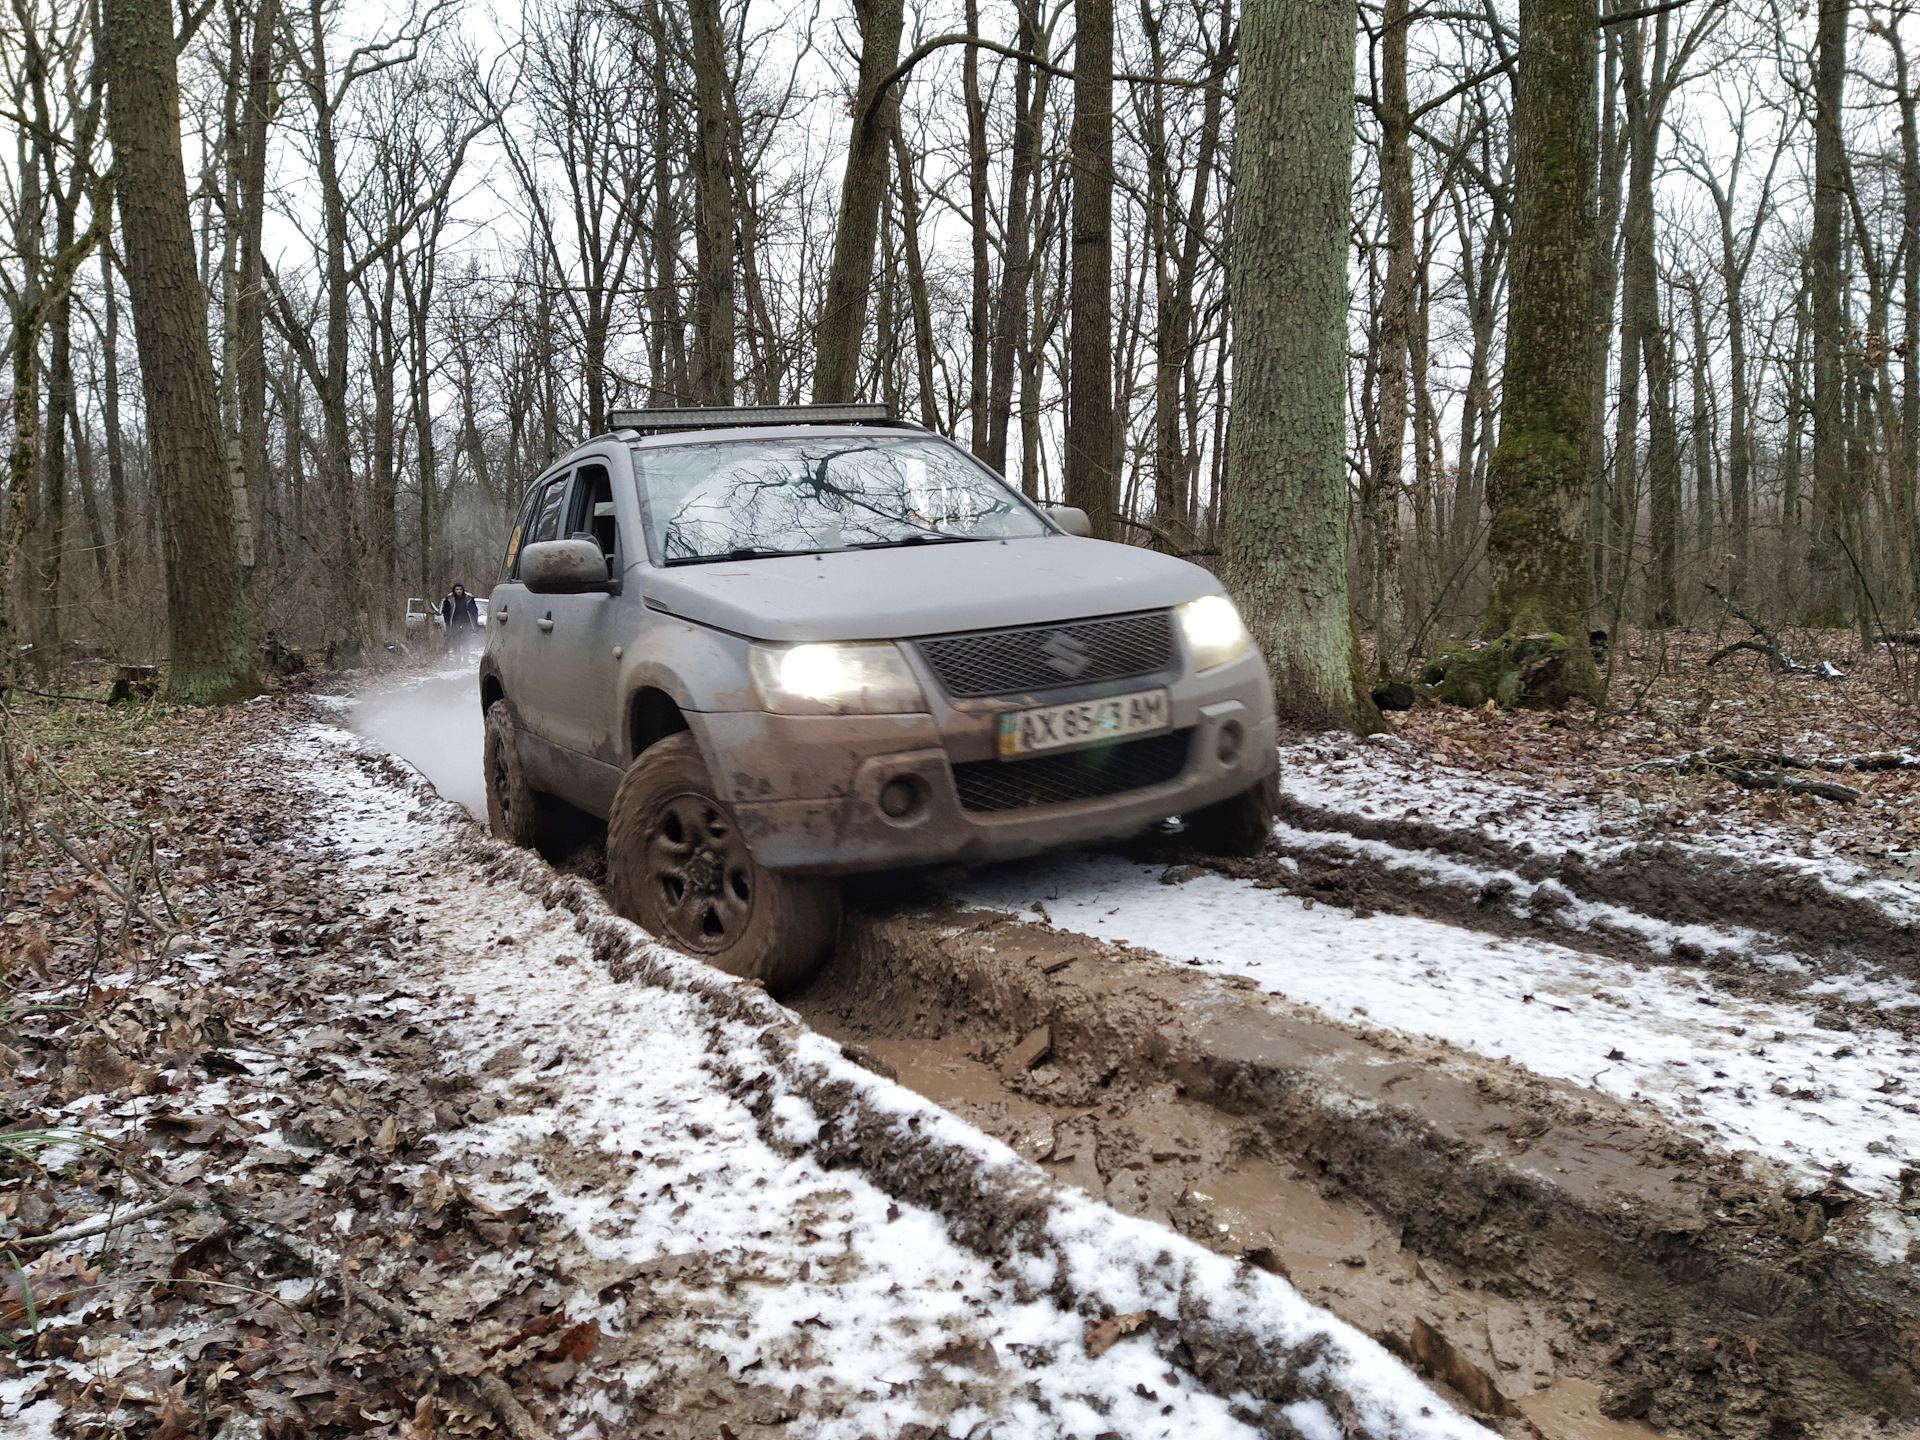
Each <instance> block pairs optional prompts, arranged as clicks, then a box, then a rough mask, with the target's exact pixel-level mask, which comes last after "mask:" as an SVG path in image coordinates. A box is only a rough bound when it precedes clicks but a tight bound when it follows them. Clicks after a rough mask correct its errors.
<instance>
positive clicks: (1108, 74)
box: [1063, 0, 1120, 540]
mask: <svg viewBox="0 0 1920 1440" xmlns="http://www.w3.org/2000/svg"><path fill="white" fill-rule="evenodd" d="M1073 18H1074V42H1073V57H1074V58H1073V76H1074V78H1073V130H1072V135H1071V138H1070V139H1069V141H1068V148H1069V151H1070V164H1071V165H1072V170H1073V218H1072V225H1073V229H1072V236H1071V238H1072V251H1073V258H1072V280H1071V288H1070V293H1069V299H1068V307H1069V310H1068V319H1067V425H1066V456H1065V460H1064V468H1065V475H1064V477H1063V478H1064V480H1065V486H1064V494H1065V498H1066V503H1067V504H1069V505H1074V506H1078V507H1079V508H1080V509H1082V510H1084V511H1086V512H1087V518H1088V519H1089V520H1090V521H1091V522H1092V524H1093V533H1094V535H1095V536H1096V537H1097V538H1099V539H1102V540H1111V539H1113V538H1115V535H1116V533H1117V531H1118V529H1119V525H1118V523H1117V522H1118V519H1119V509H1120V477H1119V473H1118V471H1117V469H1116V467H1115V464H1114V434H1113V0H1075V3H1074V11H1073Z"/></svg>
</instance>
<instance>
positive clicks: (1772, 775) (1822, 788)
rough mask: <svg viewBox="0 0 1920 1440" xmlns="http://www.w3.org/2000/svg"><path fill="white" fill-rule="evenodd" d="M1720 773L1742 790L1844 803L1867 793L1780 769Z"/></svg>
mask: <svg viewBox="0 0 1920 1440" xmlns="http://www.w3.org/2000/svg"><path fill="white" fill-rule="evenodd" d="M1720 773H1721V774H1722V775H1725V776H1726V777H1727V779H1729V780H1731V781H1733V783H1734V784H1736V785H1738V786H1739V787H1740V788H1741V789H1742V790H1778V791H1779V792H1780V793H1781V794H1783V795H1817V796H1819V797H1820V799H1822V800H1836V801H1838V802H1839V803H1840V804H1842V805H1851V804H1852V803H1853V802H1854V801H1856V800H1858V799H1860V798H1861V797H1862V796H1863V795H1865V794H1866V793H1867V792H1866V791H1864V790H1856V789H1854V788H1853V787H1852V786H1851V785H1842V784H1840V783H1839V782H1838V781H1836V780H1797V779H1790V778H1788V776H1787V775H1786V774H1785V772H1783V771H1780V770H1731V769H1730V770H1722V771H1721V772H1720Z"/></svg>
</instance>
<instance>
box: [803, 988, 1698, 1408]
mask: <svg viewBox="0 0 1920 1440" xmlns="http://www.w3.org/2000/svg"><path fill="white" fill-rule="evenodd" d="M799 1008H800V1010H801V1013H802V1015H803V1016H805V1017H806V1018H807V1019H808V1021H809V1023H811V1024H812V1025H813V1026H814V1027H815V1028H816V1029H818V1030H820V1031H821V1032H822V1033H824V1034H827V1035H830V1036H832V1037H833V1038H834V1039H837V1040H840V1041H842V1042H843V1043H856V1044H859V1045H860V1046H861V1047H863V1048H864V1049H865V1050H866V1051H867V1052H868V1053H870V1054H871V1055H873V1056H874V1057H876V1058H878V1059H879V1060H881V1061H884V1062H885V1063H886V1064H887V1065H888V1066H890V1067H892V1069H893V1070H894V1072H895V1073H896V1075H897V1076H898V1078H899V1080H900V1082H901V1083H902V1084H903V1085H905V1086H907V1087H908V1088H909V1089H911V1090H914V1091H916V1092H917V1093H919V1094H921V1095H923V1096H925V1097H926V1098H927V1099H929V1100H932V1101H933V1102H935V1103H936V1104H938V1105H941V1106H943V1107H944V1108H946V1109H948V1110H950V1111H952V1112H953V1113H954V1114H956V1115H958V1116H959V1117H960V1118H962V1119H964V1120H966V1121H967V1122H968V1123H970V1124H972V1125H974V1126H976V1127H977V1128H979V1129H981V1130H984V1131H985V1132H986V1133H988V1134H990V1135H993V1136H994V1137H995V1138H997V1139H999V1140H1001V1141H1002V1142H1004V1143H1005V1144H1006V1145H1008V1146H1009V1147H1010V1148H1011V1149H1013V1150H1014V1151H1016V1152H1017V1153H1019V1154H1020V1155H1021V1156H1023V1157H1024V1158H1026V1159H1028V1160H1031V1161H1034V1162H1035V1163H1037V1164H1038V1165H1040V1166H1041V1168H1042V1169H1044V1170H1046V1171H1047V1172H1048V1173H1049V1174H1051V1175H1052V1176H1053V1177H1054V1178H1055V1179H1057V1180H1059V1181H1061V1182H1063V1183H1066V1184H1071V1185H1077V1186H1079V1187H1081V1188H1082V1189H1085V1190H1087V1191H1088V1192H1089V1193H1091V1194H1093V1195H1095V1196H1096V1197H1100V1198H1103V1199H1106V1200H1108V1201H1109V1202H1110V1203H1113V1204H1114V1205H1115V1206H1116V1207H1117V1208H1119V1209H1121V1210H1124V1211H1127V1212H1128V1213H1131V1214H1136V1215H1141V1216H1145V1217H1148V1218H1152V1219H1156V1220H1161V1221H1166V1222H1170V1223H1172V1224H1173V1225H1174V1227H1175V1228H1177V1229H1179V1230H1181V1231H1182V1232H1183V1233H1185V1234H1186V1235H1188V1236H1189V1237H1190V1238H1192V1239H1195V1240H1197V1241H1200V1242H1201V1243H1203V1244H1205V1245H1207V1246H1209V1247H1210V1248H1212V1249H1214V1250H1216V1251H1218V1252H1220V1253H1222V1254H1225V1255H1231V1256H1234V1257H1236V1258H1239V1259H1242V1260H1245V1261H1246V1262H1247V1263H1248V1264H1251V1265H1256V1266H1258V1267H1260V1268H1261V1269H1264V1270H1267V1271H1269V1272H1271V1273H1273V1274H1277V1275H1281V1276H1284V1277H1285V1278H1287V1279H1288V1280H1289V1281H1291V1283H1292V1284H1293V1285H1294V1286H1295V1288H1296V1289H1298V1290H1299V1291H1300V1292H1301V1293H1302V1294H1303V1295H1304V1296H1306V1298H1307V1299H1309V1300H1311V1301H1313V1302H1314V1303H1315V1304H1318V1305H1322V1306H1324V1307H1326V1308H1327V1309H1329V1310H1331V1311H1333V1313H1334V1314H1336V1315H1338V1316H1340V1318H1341V1319H1343V1320H1345V1321H1347V1322H1348V1323H1349V1324H1351V1325H1353V1326H1355V1327H1356V1328H1358V1329H1361V1330H1364V1331H1366V1332H1367V1333H1368V1334H1371V1335H1374V1336H1376V1337H1379V1338H1382V1339H1384V1340H1387V1341H1388V1342H1389V1344H1390V1348H1393V1349H1395V1350H1397V1351H1399V1352H1400V1353H1401V1354H1402V1356H1403V1358H1408V1359H1411V1360H1413V1361H1414V1362H1415V1364H1416V1365H1418V1366H1419V1368H1421V1369H1423V1370H1424V1371H1425V1372H1426V1373H1427V1376H1428V1378H1429V1379H1430V1380H1432V1381H1433V1382H1434V1383H1435V1384H1436V1387H1437V1388H1439V1389H1440V1390H1441V1393H1443V1394H1444V1395H1446V1397H1447V1398H1448V1399H1450V1400H1452V1401H1453V1402H1454V1403H1455V1404H1456V1405H1457V1406H1458V1407H1459V1408H1460V1409H1461V1410H1462V1411H1464V1412H1466V1413H1468V1414H1473V1415H1476V1416H1478V1417H1479V1418H1480V1419H1482V1420H1485V1421H1490V1422H1492V1423H1493V1424H1494V1425H1495V1426H1496V1428H1499V1429H1501V1430H1503V1431H1505V1432H1506V1433H1509V1434H1515V1435H1521V1434H1537V1435H1540V1436H1544V1437H1546V1440H1650V1437H1653V1436H1656V1435H1658V1434H1659V1433H1660V1432H1658V1431H1656V1430H1654V1429H1652V1428H1651V1427H1649V1426H1647V1425H1645V1424H1642V1423H1639V1422H1634V1421H1627V1422H1622V1421H1616V1420H1610V1419H1608V1418H1607V1417H1606V1416H1605V1415H1604V1414H1602V1413H1601V1409H1600V1405H1601V1401H1602V1398H1603V1395H1604V1393H1605V1392H1604V1389H1603V1387H1601V1386H1599V1385H1596V1384H1592V1383H1588V1382H1585V1381H1582V1380H1579V1379H1576V1378H1574V1377H1573V1376H1571V1375H1566V1374H1562V1373H1560V1372H1559V1371H1558V1370H1557V1369H1556V1362H1555V1359H1554V1356H1553V1353H1552V1347H1551V1346H1550V1344H1549V1343H1548V1341H1547V1339H1546V1337H1547V1335H1548V1334H1550V1333H1551V1332H1552V1331H1554V1330H1557V1329H1559V1328H1560V1327H1558V1326H1556V1325H1554V1323H1553V1322H1552V1320H1551V1319H1550V1317H1548V1316H1546V1315H1544V1314H1542V1313H1539V1310H1538V1307H1531V1308H1530V1307H1526V1306H1523V1305H1519V1304H1515V1303H1512V1302H1509V1301H1505V1300H1502V1299H1500V1298H1498V1297H1497V1296H1494V1295H1491V1294H1489V1293H1488V1292H1486V1291H1484V1290H1480V1289H1476V1288H1475V1286H1474V1282H1473V1281H1472V1280H1471V1279H1470V1278H1469V1277H1467V1276H1465V1275H1463V1274H1461V1273H1459V1272H1457V1271H1455V1270H1454V1269H1452V1267H1450V1266H1448V1265H1446V1264H1444V1263H1443V1262H1440V1261H1436V1260H1434V1259H1432V1258H1425V1259H1423V1258H1421V1257H1419V1256H1416V1255H1414V1254H1413V1253H1411V1252H1409V1251H1407V1250H1406V1249H1404V1248H1403V1247H1402V1245H1401V1242H1400V1239H1399V1237H1398V1234H1397V1232H1396V1229H1395V1227H1394V1226H1392V1225H1391V1224H1389V1223H1388V1222H1387V1221H1386V1220H1385V1219H1384V1218H1382V1217H1381V1216H1380V1215H1379V1214H1377V1213H1375V1212H1374V1211H1373V1210H1372V1209H1371V1208H1370V1207H1368V1206H1366V1205H1365V1204H1364V1203H1362V1202H1358V1201H1354V1200H1346V1201H1343V1200H1339V1199H1329V1198H1327V1197H1326V1196H1324V1195H1322V1193H1321V1192H1320V1191H1319V1190H1318V1189H1317V1188H1316V1187H1315V1186H1314V1185H1312V1184H1310V1183H1309V1182H1308V1181H1307V1180H1306V1178H1305V1177H1304V1176H1303V1175H1302V1174H1301V1173H1299V1172H1298V1171H1296V1170H1295V1169H1294V1168H1293V1167H1291V1166H1289V1165H1287V1164H1285V1163H1281V1162H1277V1161H1274V1160H1270V1159H1263V1158H1259V1157H1258V1156H1254V1155H1250V1154H1247V1153H1245V1150H1246V1147H1247V1146H1248V1145H1249V1144H1250V1143H1252V1141H1251V1137H1250V1136H1249V1134H1248V1133H1246V1130H1245V1127H1243V1126H1236V1125H1235V1124H1233V1123H1232V1122H1231V1121H1230V1120H1228V1119H1227V1117H1225V1116H1223V1115H1221V1113H1220V1112H1219V1111H1218V1110H1216V1109H1214V1108H1213V1107H1210V1106H1206V1105H1199V1104H1195V1103H1192V1102H1190V1101H1187V1100H1184V1099H1182V1098H1180V1097H1179V1096H1178V1094H1177V1093H1175V1091H1174V1088H1173V1087H1171V1086H1169V1087H1166V1088H1164V1089H1162V1090H1160V1091H1157V1092H1149V1093H1146V1094H1143V1095H1140V1096H1137V1097H1134V1098H1133V1099H1131V1100H1129V1101H1128V1102H1126V1103H1121V1104H1115V1103H1111V1102H1110V1103H1108V1104H1106V1105H1091V1106H1076V1105H1054V1104H1048V1103H1045V1102H1044V1101H1040V1100H1036V1099H1033V1098H1030V1097H1029V1096H1028V1095H1025V1094H1022V1093H1020V1090H1019V1089H1018V1088H1017V1087H1016V1085H1015V1084H1013V1083H1010V1082H1009V1079H1008V1077H1006V1076H1005V1075H1004V1074H1003V1073H1002V1070H1001V1069H1000V1068H998V1067H996V1066H995V1065H994V1064H991V1063H989V1062H988V1061H986V1060H983V1059H982V1058H980V1056H981V1054H982V1053H983V1051H985V1050H986V1049H987V1048H989V1047H988V1046H986V1045H983V1043H982V1041H981V1039H980V1038H977V1037H969V1036H968V1035H967V1034H965V1033H964V1032H955V1033H951V1034H947V1035H944V1036H941V1037H939V1038H912V1039H900V1038H888V1037H886V1036H883V1035H876V1034H873V1033H871V1032H870V1031H869V1030H867V1029H865V1028H864V1027H859V1026H854V1025H849V1024H847V1023H846V1022H845V1021H844V1020H843V1019H841V1018H839V1017H837V1016H836V1015H835V1014H834V1012H833V1011H832V1010H830V1009H829V1008H827V1007H825V1006H822V1005H819V1004H818V1003H815V1004H809V1003H807V1002H806V1001H804V1000H803V1001H801V1002H800V1005H799ZM1496 1376H1497V1377H1498V1378H1497V1379H1496V1378H1495V1377H1496ZM1510 1396H1511V1397H1513V1398H1512V1399H1511V1400H1509V1398H1508V1397H1510Z"/></svg>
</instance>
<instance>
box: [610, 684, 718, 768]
mask: <svg viewBox="0 0 1920 1440" xmlns="http://www.w3.org/2000/svg"><path fill="white" fill-rule="evenodd" d="M692 729H693V727H692V726H691V725H690V724H688V723H687V715H686V711H685V710H684V709H683V708H682V707H681V705H680V702H679V701H678V700H676V699H675V698H674V697H673V695H672V693H671V692H669V691H668V690H666V689H665V688H664V687H662V686H661V685H659V684H654V683H648V684H643V685H641V686H640V687H639V688H638V689H637V690H635V691H634V692H633V693H632V694H631V695H629V696H628V697H627V746H628V754H629V755H630V756H631V757H632V759H635V760H638V759H639V758H640V757H641V755H643V754H645V753H646V751H648V750H649V749H651V748H652V747H653V746H655V745H658V744H659V743H660V742H661V741H662V740H664V739H666V738H667V737H668V736H669V735H678V734H680V733H681V732H682V731H689V732H690V731H691V730H692ZM697 741H698V737H696V743H697ZM703 748H704V747H703Z"/></svg>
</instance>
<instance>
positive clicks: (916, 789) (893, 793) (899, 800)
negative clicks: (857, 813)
mask: <svg viewBox="0 0 1920 1440" xmlns="http://www.w3.org/2000/svg"><path fill="white" fill-rule="evenodd" d="M919 808H920V786H919V784H918V783H917V782H916V781H915V780H914V778H913V777H912V776H911V775H896V776H894V777H893V779H891V780H889V781H887V783H886V784H884V785H882V786H881V787H880V813H881V814H882V815H885V816H886V817H887V818H888V819H889V820H904V819H906V818H907V817H908V816H909V815H911V814H913V812H914V811H916V810H918V809H919Z"/></svg>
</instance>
